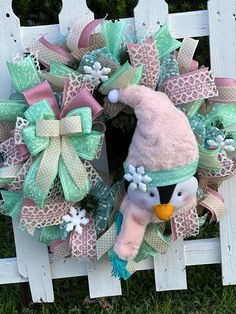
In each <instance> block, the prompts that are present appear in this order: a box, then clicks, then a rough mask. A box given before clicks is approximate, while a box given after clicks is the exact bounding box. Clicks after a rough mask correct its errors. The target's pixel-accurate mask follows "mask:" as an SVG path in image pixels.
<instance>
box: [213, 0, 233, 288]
mask: <svg viewBox="0 0 236 314" xmlns="http://www.w3.org/2000/svg"><path fill="white" fill-rule="evenodd" d="M208 12H209V31H210V35H209V38H210V53H211V68H212V69H213V72H214V75H215V76H216V77H230V78H233V79H236V54H235V46H236V32H235V29H236V5H235V0H227V1H219V0H209V1H208ZM235 190H236V177H235V176H234V177H233V178H231V179H229V180H227V181H225V182H224V183H223V184H222V186H221V188H220V191H221V193H222V194H223V196H224V198H225V204H226V208H227V209H228V212H227V214H226V216H225V217H224V218H223V219H222V221H221V222H220V243H221V259H222V280H223V285H233V284H236V228H235V226H236V211H235V210H236V196H235V195H236V193H235Z"/></svg>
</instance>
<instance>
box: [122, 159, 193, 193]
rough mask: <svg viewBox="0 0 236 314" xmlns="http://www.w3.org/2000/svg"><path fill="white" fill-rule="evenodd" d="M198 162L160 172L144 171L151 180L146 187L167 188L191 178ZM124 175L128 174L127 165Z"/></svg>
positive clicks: (125, 165) (126, 165)
mask: <svg viewBox="0 0 236 314" xmlns="http://www.w3.org/2000/svg"><path fill="white" fill-rule="evenodd" d="M197 166H198V160H196V161H194V162H192V163H190V164H188V165H185V166H182V167H177V168H172V169H167V170H162V171H145V175H147V176H148V177H150V178H151V179H152V181H151V182H149V183H146V184H147V186H157V187H158V186H167V185H172V184H177V183H179V182H183V181H185V180H187V179H189V178H191V177H192V176H193V175H194V174H195V173H196V171H197ZM124 170H125V173H129V167H128V164H124Z"/></svg>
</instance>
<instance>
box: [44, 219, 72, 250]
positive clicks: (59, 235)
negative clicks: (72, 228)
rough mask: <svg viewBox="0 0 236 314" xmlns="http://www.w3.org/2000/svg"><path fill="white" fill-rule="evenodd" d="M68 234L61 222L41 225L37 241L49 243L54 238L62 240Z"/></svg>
mask: <svg viewBox="0 0 236 314" xmlns="http://www.w3.org/2000/svg"><path fill="white" fill-rule="evenodd" d="M67 236H68V232H67V231H66V229H65V226H64V225H63V224H60V225H55V226H47V227H43V228H42V229H41V232H40V236H39V242H41V243H44V244H47V245H50V244H51V243H52V242H53V241H55V240H62V239H65V238H66V237H67Z"/></svg>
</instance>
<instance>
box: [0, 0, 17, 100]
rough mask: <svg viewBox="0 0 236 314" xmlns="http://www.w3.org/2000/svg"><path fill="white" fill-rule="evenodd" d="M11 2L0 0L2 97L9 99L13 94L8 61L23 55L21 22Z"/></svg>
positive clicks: (0, 75) (0, 78)
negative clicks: (15, 55) (20, 54)
mask: <svg viewBox="0 0 236 314" xmlns="http://www.w3.org/2000/svg"><path fill="white" fill-rule="evenodd" d="M11 2H12V1H11V0H0V8H1V9H0V29H1V32H0V42H1V43H2V44H1V49H0V82H1V89H0V97H1V99H7V98H8V97H9V95H10V93H11V80H10V78H9V74H8V69H7V65H6V61H11V59H12V57H13V54H14V53H21V52H22V48H21V40H20V21H19V19H18V17H17V16H15V14H14V12H13V11H12V7H11Z"/></svg>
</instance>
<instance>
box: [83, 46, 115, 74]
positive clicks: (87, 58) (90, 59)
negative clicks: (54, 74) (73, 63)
mask: <svg viewBox="0 0 236 314" xmlns="http://www.w3.org/2000/svg"><path fill="white" fill-rule="evenodd" d="M101 54H104V55H106V56H107V57H108V58H109V59H110V60H111V61H113V62H115V63H117V64H118V65H119V63H118V61H117V60H116V58H115V57H114V56H113V55H112V54H111V53H110V52H109V50H108V48H107V47H103V48H99V49H96V50H94V51H92V52H86V53H85V54H84V56H83V58H82V60H81V61H80V64H79V70H80V71H82V70H83V67H84V66H89V67H92V66H93V65H94V63H95V62H96V61H97V59H98V57H99V56H100V55H101Z"/></svg>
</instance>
